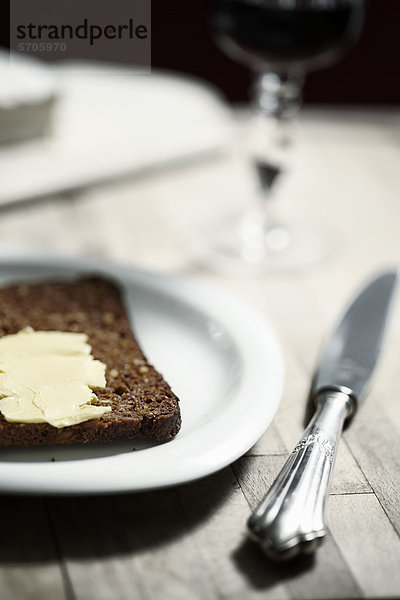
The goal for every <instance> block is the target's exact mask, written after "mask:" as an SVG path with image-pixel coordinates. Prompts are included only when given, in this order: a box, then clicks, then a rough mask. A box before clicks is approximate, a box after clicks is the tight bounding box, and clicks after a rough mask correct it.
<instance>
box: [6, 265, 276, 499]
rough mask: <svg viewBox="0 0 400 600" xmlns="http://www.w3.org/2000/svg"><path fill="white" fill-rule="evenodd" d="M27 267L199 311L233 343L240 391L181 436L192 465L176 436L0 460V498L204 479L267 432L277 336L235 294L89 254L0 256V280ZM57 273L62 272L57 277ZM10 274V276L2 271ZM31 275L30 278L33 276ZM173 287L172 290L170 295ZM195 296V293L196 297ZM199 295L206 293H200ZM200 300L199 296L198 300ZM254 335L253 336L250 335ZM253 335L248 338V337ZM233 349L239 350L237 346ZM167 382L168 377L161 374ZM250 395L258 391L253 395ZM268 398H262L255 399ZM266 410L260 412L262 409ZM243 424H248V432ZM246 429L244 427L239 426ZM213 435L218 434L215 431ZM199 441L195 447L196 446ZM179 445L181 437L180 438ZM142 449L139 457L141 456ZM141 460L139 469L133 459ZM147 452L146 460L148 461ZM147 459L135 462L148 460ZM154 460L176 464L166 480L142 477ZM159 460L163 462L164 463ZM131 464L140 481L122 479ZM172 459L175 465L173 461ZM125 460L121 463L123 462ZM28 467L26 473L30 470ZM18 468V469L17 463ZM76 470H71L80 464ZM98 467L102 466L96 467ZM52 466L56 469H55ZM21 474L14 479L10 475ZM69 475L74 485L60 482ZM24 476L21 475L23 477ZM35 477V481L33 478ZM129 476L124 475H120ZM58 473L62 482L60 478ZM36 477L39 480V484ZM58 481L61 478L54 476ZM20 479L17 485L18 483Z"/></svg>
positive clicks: (106, 490) (123, 489) (150, 486)
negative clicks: (236, 423)
mask: <svg viewBox="0 0 400 600" xmlns="http://www.w3.org/2000/svg"><path fill="white" fill-rule="evenodd" d="M17 267H19V268H26V267H31V268H32V269H34V268H35V267H36V268H38V269H39V268H42V269H43V268H44V269H49V270H50V269H58V268H60V269H63V270H64V271H67V270H68V271H70V272H71V271H72V272H75V273H76V274H79V273H85V272H92V273H93V272H97V273H99V274H103V275H104V276H109V277H113V278H114V279H116V280H117V281H120V282H121V284H122V285H123V284H124V280H126V281H127V283H129V280H131V282H134V283H136V284H139V285H142V286H143V285H144V286H146V287H147V288H148V289H151V290H155V291H159V292H163V293H164V294H165V293H166V294H167V295H168V296H170V297H171V296H172V297H175V298H179V301H180V302H182V301H183V302H185V303H187V304H188V305H189V306H190V307H191V308H195V309H196V310H197V311H199V312H200V313H201V314H202V315H204V318H206V316H207V314H209V315H210V316H211V317H212V318H213V319H214V320H216V321H217V322H219V323H220V324H222V326H223V328H224V330H225V331H226V332H227V333H228V334H229V336H230V338H231V339H232V340H233V342H234V343H235V346H236V347H237V349H238V351H239V353H240V356H241V358H242V359H243V360H244V362H243V373H244V375H243V378H242V380H241V387H240V388H239V389H238V391H237V392H236V396H235V398H234V399H233V400H232V402H231V403H230V404H229V405H228V408H227V409H225V410H223V411H222V413H220V414H218V415H217V416H216V417H214V418H213V419H211V420H210V422H209V423H207V424H206V425H205V426H202V427H201V428H200V429H197V430H195V431H194V432H191V433H190V434H189V438H190V439H189V441H191V444H192V446H193V447H194V449H195V450H196V451H197V452H198V451H199V449H201V450H202V452H201V453H200V455H198V454H197V455H196V454H195V455H194V456H195V458H196V459H197V460H196V461H194V463H193V464H191V463H190V460H189V461H188V459H187V457H186V456H182V446H183V449H185V439H184V437H179V434H178V436H176V437H175V438H174V439H173V440H171V441H169V442H167V443H166V444H163V445H162V446H155V447H151V448H147V449H146V450H143V451H140V452H139V453H130V454H118V455H111V456H106V457H99V458H95V459H93V458H90V459H89V458H88V459H80V460H75V461H74V460H71V461H68V460H67V461H59V462H50V461H49V462H39V463H27V462H25V463H22V464H18V463H17V462H14V461H12V462H11V461H10V462H1V461H0V493H17V494H29V495H33V494H46V495H90V494H98V493H102V494H110V493H122V492H140V491H146V490H154V489H160V488H166V487H170V486H174V485H180V484H183V483H189V482H191V481H194V480H197V479H199V478H202V477H205V476H207V475H211V474H212V473H215V472H217V471H219V470H220V469H222V468H224V467H226V466H228V465H229V464H231V463H232V462H233V461H234V460H237V459H238V458H239V457H240V456H242V455H243V454H245V453H246V452H247V451H248V450H249V449H250V448H251V447H252V446H253V445H254V443H255V442H256V441H257V440H258V439H259V438H260V437H261V435H262V434H263V433H264V432H265V431H266V430H267V429H268V427H269V425H270V424H271V422H272V420H273V417H274V416H275V413H276V411H277V409H278V406H279V404H280V401H281V397H282V392H283V383H284V358H283V352H282V348H281V345H280V342H279V340H278V337H277V335H276V333H275V331H274V329H273V328H272V327H271V325H270V323H269V321H268V320H267V319H266V318H265V317H264V316H262V315H260V314H259V313H258V312H257V311H256V310H254V309H253V308H252V307H249V306H248V305H247V304H246V303H245V302H243V301H242V300H241V299H239V298H238V297H236V296H235V295H234V294H233V293H231V292H229V291H227V290H226V289H224V288H222V287H220V286H218V285H215V284H214V283H210V282H208V281H207V282H205V281H202V280H201V279H198V278H196V277H193V276H182V275H176V274H170V273H164V272H157V271H144V270H140V269H138V268H136V267H134V266H130V265H125V264H120V263H117V262H113V261H110V260H103V259H101V260H99V259H98V258H92V257H79V256H62V255H53V256H51V257H49V256H45V255H42V254H35V255H29V256H24V255H16V256H14V255H13V256H7V257H2V258H0V275H1V276H4V275H5V273H4V271H5V269H13V268H14V269H15V268H17ZM60 274H61V275H62V271H61V272H60ZM10 275H11V271H10ZM33 276H34V273H33ZM176 290H178V293H177V291H176ZM200 292H202V294H200ZM204 292H206V294H204ZM200 296H201V297H202V299H201V300H200ZM232 314H233V315H236V317H237V318H236V320H233V322H231V321H229V315H232ZM252 334H254V337H253V336H252ZM255 334H256V335H255ZM239 344H240V346H239ZM259 353H261V355H262V356H264V358H265V360H266V362H268V360H269V361H271V364H273V367H274V373H272V372H271V371H270V370H268V369H267V372H266V373H265V372H261V370H260V369H259V368H256V367H255V365H254V364H253V362H252V361H253V360H254V357H255V356H256V355H258V354H259ZM166 379H167V380H168V374H166ZM257 390H258V394H257ZM245 394H249V395H250V397H251V398H252V402H253V405H254V406H253V408H254V409H256V408H259V409H261V410H260V412H258V413H257V414H256V415H255V416H254V415H253V413H252V411H248V412H247V414H246V413H245V414H243V415H242V412H243V411H241V408H243V407H244V395H245ZM264 395H265V397H267V396H269V400H268V401H265V402H264V403H263V401H262V400H261V399H260V398H259V396H262V397H264ZM267 407H268V410H266V408H267ZM226 413H228V415H230V416H231V417H232V416H235V415H236V418H241V421H240V422H241V428H240V431H239V428H238V430H233V431H230V432H229V434H228V437H227V439H223V440H221V439H219V440H218V431H219V430H218V428H219V427H221V426H223V419H224V416H225V417H226ZM249 425H251V427H250V428H249ZM246 428H247V429H246ZM204 430H205V431H206V432H208V434H209V435H210V434H211V439H212V440H214V441H217V442H218V443H216V446H215V447H216V448H217V450H218V455H217V456H215V455H213V448H209V447H203V446H204V444H203V440H202V439H201V438H202V435H201V434H202V433H203V434H204ZM219 433H220V432H219ZM202 444H203V445H202ZM186 445H187V440H186ZM142 452H145V453H146V454H142ZM139 454H140V455H141V458H140V462H139V465H138V464H137V459H136V458H134V457H136V456H138V455H139ZM150 455H151V456H150ZM149 456H150V458H143V457H149ZM157 459H160V460H161V461H163V462H165V461H166V462H168V460H169V461H177V462H176V463H175V466H176V468H177V470H176V471H175V473H174V474H173V475H172V476H171V473H170V474H169V476H166V474H165V473H164V474H163V476H161V477H158V478H157V477H154V476H150V477H149V476H147V479H146V476H145V475H146V473H145V471H146V463H150V465H147V466H151V462H152V460H153V461H154V460H157ZM166 459H167V460H166ZM107 461H113V462H114V465H112V463H111V465H112V466H113V468H114V480H113V481H112V482H109V481H104V480H103V479H102V477H99V474H100V473H101V472H102V470H104V466H106V465H104V463H107ZM135 461H136V467H138V466H139V469H138V470H139V473H140V472H141V477H142V481H141V482H140V478H139V480H136V481H135V480H132V476H131V477H129V476H127V475H126V471H125V469H128V468H129V467H132V463H133V465H135ZM179 461H180V462H179ZM125 463H126V464H125ZM33 464H34V465H35V468H34V469H32V465H33ZM17 465H18V466H17ZM82 465H83V467H84V468H83V469H82V468H81V469H80V468H79V467H82ZM102 466H103V469H102ZM55 468H56V469H57V470H55ZM16 470H17V471H19V472H21V475H20V476H19V475H18V474H17V477H15V472H16ZM71 470H72V472H73V475H74V482H73V484H72V485H71V483H70V482H68V478H69V477H70V473H71ZM88 470H89V471H90V473H91V474H92V477H96V476H97V482H96V483H94V481H91V485H90V486H89V487H88V483H87V478H85V477H82V474H84V472H87V471H88ZM24 471H27V472H26V473H24ZM39 475H40V477H39ZM128 475H130V473H128ZM63 476H64V477H65V478H66V479H63ZM43 478H44V481H43ZM60 478H61V479H60ZM21 479H22V480H23V481H21Z"/></svg>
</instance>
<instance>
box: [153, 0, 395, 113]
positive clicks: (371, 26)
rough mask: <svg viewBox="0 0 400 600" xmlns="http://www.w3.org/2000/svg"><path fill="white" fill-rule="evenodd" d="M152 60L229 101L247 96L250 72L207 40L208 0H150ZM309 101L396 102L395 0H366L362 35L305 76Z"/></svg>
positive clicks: (209, 38) (349, 102) (306, 97)
mask: <svg viewBox="0 0 400 600" xmlns="http://www.w3.org/2000/svg"><path fill="white" fill-rule="evenodd" d="M152 36H153V39H152V65H153V67H163V68H167V69H175V70H178V71H182V72H186V73H192V74H195V75H197V76H199V77H202V78H203V79H207V80H209V81H211V82H212V83H214V84H215V85H217V86H219V87H220V88H222V89H223V91H224V92H225V94H226V95H227V97H228V98H229V99H230V100H232V101H235V102H236V101H243V100H246V99H247V98H248V90H249V84H250V81H251V80H250V74H249V72H248V70H247V69H245V68H244V67H241V66H239V65H237V64H235V63H234V62H233V61H231V60H230V59H228V58H226V57H225V56H224V55H223V54H222V53H221V52H220V50H219V49H218V48H217V47H216V46H215V44H214V43H213V41H212V40H211V37H210V33H209V31H208V23H207V0H172V1H169V0H153V1H152ZM304 98H305V101H306V102H313V103H343V104H398V103H400V0H369V2H367V15H366V21H365V25H364V29H363V33H362V36H361V38H360V40H359V42H358V44H357V46H356V47H354V48H353V49H352V50H351V52H350V53H349V54H348V55H347V56H346V58H345V59H344V60H342V61H341V62H340V63H339V64H337V65H335V66H333V67H331V68H329V69H327V70H325V71H320V72H317V73H313V74H310V75H309V77H308V78H307V82H306V87H305V93H304Z"/></svg>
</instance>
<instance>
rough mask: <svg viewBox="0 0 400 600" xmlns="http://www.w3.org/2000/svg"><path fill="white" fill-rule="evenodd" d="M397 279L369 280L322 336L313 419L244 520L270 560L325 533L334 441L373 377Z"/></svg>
mask: <svg viewBox="0 0 400 600" xmlns="http://www.w3.org/2000/svg"><path fill="white" fill-rule="evenodd" d="M397 280H398V273H397V271H388V272H385V273H381V274H380V275H378V276H377V277H376V278H375V279H373V280H372V281H371V282H370V283H369V284H368V285H367V286H366V287H365V288H364V289H363V290H362V291H361V293H359V294H358V296H357V297H356V298H355V299H354V300H353V302H352V303H351V304H350V306H349V307H348V309H347V310H346V311H345V313H344V315H343V317H342V318H341V320H340V321H339V323H338V325H337V326H336V327H335V329H334V331H333V333H332V334H331V336H330V337H329V338H328V340H327V342H326V344H325V346H324V348H323V351H322V353H321V357H320V361H319V365H318V367H317V369H316V373H315V376H314V379H313V387H312V397H313V400H314V403H315V407H316V410H315V413H314V416H313V417H312V419H311V421H310V423H309V425H308V427H307V428H306V430H305V432H304V434H303V437H302V438H301V439H300V441H299V443H298V444H297V445H296V447H295V448H294V450H293V452H292V453H291V454H290V456H289V458H288V459H287V461H286V463H285V465H284V466H283V468H282V470H281V472H280V473H279V475H278V477H277V479H276V480H275V482H274V483H273V485H272V487H271V488H270V490H269V491H268V493H267V495H266V496H265V498H264V499H263V500H262V502H261V503H260V504H259V506H258V507H257V508H256V510H255V511H254V512H253V514H252V515H251V517H250V518H249V520H248V523H247V525H248V531H249V534H250V536H251V537H252V538H253V539H255V540H256V541H257V542H258V543H259V544H260V546H261V548H262V549H263V550H264V552H265V553H266V554H267V555H268V556H269V557H271V558H273V559H275V560H286V559H290V558H293V557H295V556H297V555H298V554H302V553H312V552H314V551H315V550H316V548H317V547H318V546H319V545H320V543H321V541H322V540H323V539H324V537H325V535H326V527H325V523H324V511H325V503H326V498H327V495H328V491H329V483H330V479H331V475H332V470H333V465H334V460H335V456H336V450H337V445H338V441H339V437H340V434H341V432H342V429H343V425H344V422H345V421H346V419H349V418H350V417H352V416H353V415H354V413H355V411H356V408H357V407H358V405H359V403H360V400H362V398H363V397H364V395H365V392H366V390H367V388H368V385H369V382H370V380H371V376H372V374H373V371H374V369H375V366H376V363H377V361H378V357H379V354H380V351H381V348H382V344H383V341H384V335H385V331H386V328H387V323H388V318H389V313H390V309H391V305H392V302H393V298H394V294H395V289H396V286H397Z"/></svg>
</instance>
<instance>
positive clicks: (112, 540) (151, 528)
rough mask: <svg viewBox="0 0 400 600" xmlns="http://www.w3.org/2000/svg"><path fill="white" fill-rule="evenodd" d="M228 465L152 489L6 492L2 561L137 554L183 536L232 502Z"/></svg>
mask: <svg viewBox="0 0 400 600" xmlns="http://www.w3.org/2000/svg"><path fill="white" fill-rule="evenodd" d="M235 487H237V482H236V479H235V477H234V475H233V473H232V470H231V469H230V468H226V469H224V470H222V471H220V472H219V473H216V474H214V475H212V476H209V477H206V478H204V479H202V480H200V481H196V482H194V483H191V484H186V485H182V486H179V487H176V488H169V489H164V490H159V491H152V492H141V493H136V494H118V495H109V496H86V497H52V498H41V497H27V496H3V497H2V498H1V500H0V506H1V515H2V517H1V521H2V539H3V543H2V544H1V545H0V564H1V563H3V564H4V563H12V562H14V563H15V562H17V563H28V564H29V563H33V562H36V563H37V562H49V561H55V560H59V559H60V558H77V559H91V558H100V559H101V558H102V557H107V556H121V555H125V554H130V555H132V554H136V553H140V552H145V551H146V550H151V549H153V548H160V547H162V546H164V545H166V544H168V543H171V542H173V541H174V540H177V539H179V538H180V537H182V536H184V535H188V533H189V534H190V531H192V530H193V529H194V528H196V527H198V526H200V525H201V524H202V522H203V521H205V520H207V518H208V517H209V516H210V515H211V514H213V513H214V512H215V511H216V510H217V509H218V507H219V506H220V505H222V504H223V503H225V502H227V501H229V497H230V495H231V494H232V493H234V490H235Z"/></svg>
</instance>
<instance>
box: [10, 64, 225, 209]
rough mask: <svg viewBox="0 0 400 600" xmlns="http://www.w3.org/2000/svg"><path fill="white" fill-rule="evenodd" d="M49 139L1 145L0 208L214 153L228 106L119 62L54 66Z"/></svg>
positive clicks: (209, 93)
mask: <svg viewBox="0 0 400 600" xmlns="http://www.w3.org/2000/svg"><path fill="white" fill-rule="evenodd" d="M55 74H56V76H57V80H58V86H59V90H60V99H59V103H58V106H57V107H56V110H55V116H54V119H53V127H52V131H51V132H50V133H49V136H48V137H46V138H44V139H42V140H36V141H31V142H26V143H22V144H14V145H2V146H0V180H1V188H0V206H4V205H7V204H9V203H14V202H18V201H22V200H27V199H31V198H35V197H40V196H45V195H50V194H54V193H58V192H62V191H68V190H73V189H77V188H80V187H83V186H87V185H90V184H93V183H97V182H99V181H104V180H107V179H112V178H115V177H120V176H124V175H130V174H135V173H138V172H143V171H144V170H147V169H151V168H153V167H159V166H168V165H172V164H175V163H177V162H179V161H186V160H189V159H191V158H195V157H201V156H204V155H207V153H212V152H216V151H218V150H221V149H222V148H223V147H224V146H225V145H226V144H227V143H228V140H229V138H230V135H231V130H232V122H231V116H230V112H229V109H228V108H227V106H226V105H225V104H224V103H223V101H222V100H221V98H220V97H219V95H218V94H217V93H215V92H214V91H213V90H211V89H210V88H208V87H207V86H203V84H201V83H199V82H197V81H193V80H191V79H186V78H184V77H180V76H174V75H171V74H167V73H157V72H156V73H153V74H152V75H137V73H135V72H134V71H133V70H131V69H129V68H125V67H115V66H113V67H111V66H102V67H98V68H94V67H93V65H88V64H86V65H85V64H83V63H82V64H74V63H72V64H64V65H63V66H59V67H55Z"/></svg>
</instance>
